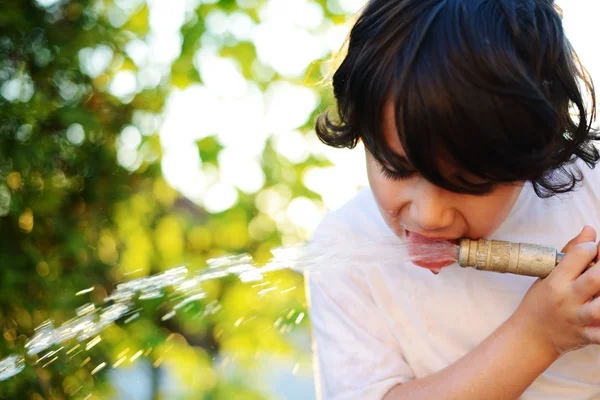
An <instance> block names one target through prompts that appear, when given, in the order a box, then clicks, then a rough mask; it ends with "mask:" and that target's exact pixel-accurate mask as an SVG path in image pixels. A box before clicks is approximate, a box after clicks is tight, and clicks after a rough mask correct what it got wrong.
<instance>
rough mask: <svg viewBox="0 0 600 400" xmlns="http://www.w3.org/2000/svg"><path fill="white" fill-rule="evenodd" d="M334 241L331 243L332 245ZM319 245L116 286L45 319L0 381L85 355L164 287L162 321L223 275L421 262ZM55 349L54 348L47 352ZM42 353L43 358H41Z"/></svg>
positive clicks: (379, 248)
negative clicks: (68, 349) (63, 317)
mask: <svg viewBox="0 0 600 400" xmlns="http://www.w3.org/2000/svg"><path fill="white" fill-rule="evenodd" d="M336 240H337V242H336V243H333V241H336ZM320 243H321V244H320V245H315V244H313V245H311V246H306V245H300V246H296V247H280V248H276V249H274V250H272V251H271V253H272V255H273V257H272V258H271V260H270V261H269V262H268V263H267V264H265V265H264V266H260V267H258V266H256V264H255V263H254V261H253V259H252V257H251V256H250V255H248V254H238V255H227V256H223V257H218V258H214V259H211V260H208V261H207V266H206V268H204V269H202V270H200V271H198V272H193V273H192V272H190V271H189V269H188V268H187V267H185V266H179V267H175V268H172V269H169V270H167V271H165V272H162V273H159V274H156V275H151V276H148V277H144V278H138V279H133V280H130V281H125V282H123V283H120V284H118V285H117V287H116V289H115V290H114V291H113V292H112V293H111V294H110V295H109V296H108V297H107V298H106V299H105V306H103V307H97V306H95V305H94V304H92V303H88V304H86V305H84V306H81V307H79V308H78V309H77V310H76V311H75V314H76V316H75V317H74V318H72V319H71V320H69V321H67V322H65V323H63V324H62V325H60V326H58V327H55V326H54V323H53V322H52V321H50V320H49V321H46V322H44V323H43V324H42V325H40V326H39V327H37V328H36V329H35V332H34V334H33V336H32V337H31V338H29V340H28V341H27V342H26V343H25V352H26V353H27V354H26V355H21V354H11V355H9V356H8V357H5V358H3V359H0V381H3V380H6V379H9V378H11V377H13V376H15V375H17V374H18V373H20V372H21V371H22V370H23V369H24V368H25V366H26V362H25V357H26V356H35V355H39V358H38V359H37V364H38V365H39V364H41V365H42V366H43V365H47V364H49V363H50V362H49V361H50V360H54V359H55V357H56V354H57V353H58V352H59V351H61V350H63V348H64V347H63V346H60V345H62V344H63V343H65V342H67V341H69V340H72V339H76V340H78V341H79V342H86V341H87V343H86V345H85V348H86V349H87V350H89V349H90V348H91V347H93V346H94V345H95V344H97V343H98V342H100V333H101V332H102V330H104V329H105V328H106V327H108V326H109V325H111V324H113V323H114V322H116V321H118V320H120V319H123V318H126V319H125V320H126V322H129V321H130V320H132V319H134V318H135V317H136V309H135V301H136V300H149V299H156V298H160V297H162V296H163V295H164V291H165V289H166V288H170V289H171V290H172V291H173V292H174V295H175V297H176V298H177V299H178V300H177V302H176V304H175V305H174V306H173V308H172V310H171V311H170V312H168V313H167V314H165V315H164V316H163V317H162V319H163V320H167V319H169V318H172V317H174V316H175V315H176V314H177V312H178V311H179V310H180V309H181V308H183V307H185V306H186V305H188V304H190V303H192V302H195V301H199V300H201V299H203V298H205V297H206V295H205V293H204V291H203V289H202V287H201V285H202V283H203V282H205V281H209V280H213V279H219V278H223V277H225V276H231V275H235V276H237V277H238V278H239V279H240V280H241V281H242V282H255V281H261V280H263V279H264V274H266V273H269V272H271V271H277V270H282V269H286V268H290V269H293V270H296V271H299V272H303V271H306V270H315V269H319V270H325V269H335V268H349V267H353V268H355V267H368V266H370V265H381V263H390V262H392V263H400V262H403V261H415V260H418V259H421V258H423V256H409V255H408V252H407V246H408V244H407V243H405V242H401V241H399V240H398V239H396V238H390V237H385V238H377V239H376V240H375V239H374V240H372V241H370V242H369V243H364V242H362V243H360V244H358V243H355V242H353V241H352V240H348V239H347V238H345V239H344V241H343V242H341V239H335V238H332V239H331V240H328V241H327V240H326V241H320ZM411 246H412V248H411V250H412V251H411V254H415V253H417V254H422V255H425V254H426V255H427V256H426V257H427V259H429V260H431V259H436V258H447V257H448V256H449V255H452V254H457V248H458V247H457V246H454V245H451V244H448V243H439V244H419V245H418V247H417V251H416V252H415V245H414V244H413V245H411ZM452 246H454V247H456V248H454V247H452ZM332 249H335V251H334V250H332ZM452 257H455V255H454V256H452ZM374 260H376V262H375V261H374ZM89 291H91V289H84V290H82V291H80V292H78V293H77V294H83V293H87V292H89ZM55 346H60V347H59V348H58V349H56V350H53V349H52V348H54V347H55ZM46 351H47V352H46ZM43 352H46V353H45V354H43V355H42V354H41V353H43Z"/></svg>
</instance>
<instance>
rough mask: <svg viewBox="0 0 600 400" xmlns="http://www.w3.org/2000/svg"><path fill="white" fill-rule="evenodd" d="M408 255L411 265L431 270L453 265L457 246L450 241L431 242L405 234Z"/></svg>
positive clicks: (424, 238)
mask: <svg viewBox="0 0 600 400" xmlns="http://www.w3.org/2000/svg"><path fill="white" fill-rule="evenodd" d="M406 239H407V242H408V255H409V256H410V258H411V261H412V262H413V264H416V265H418V266H420V267H424V268H427V269H431V270H439V269H440V268H442V267H446V266H448V265H451V264H454V263H455V262H456V260H457V258H458V245H456V244H455V243H454V241H450V240H432V239H428V238H426V237H424V236H421V235H419V234H416V233H412V232H408V231H407V232H406Z"/></svg>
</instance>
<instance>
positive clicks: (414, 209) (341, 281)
mask: <svg viewBox="0 0 600 400" xmlns="http://www.w3.org/2000/svg"><path fill="white" fill-rule="evenodd" d="M578 81H579V82H583V83H584V85H582V86H581V89H585V90H586V91H587V92H588V93H587V94H589V95H590V96H591V98H592V99H593V98H594V93H593V88H592V85H591V81H590V80H589V78H588V77H587V75H586V73H585V70H584V69H583V67H581V66H580V65H579V63H578V61H577V58H576V56H575V55H574V53H573V51H572V49H571V47H570V45H569V43H568V41H567V39H566V38H565V36H564V32H563V29H562V25H561V19H560V15H559V13H558V10H557V8H556V7H555V6H554V5H553V4H552V1H550V0H371V1H369V3H368V4H367V5H366V7H365V8H364V9H363V11H362V13H361V15H360V17H359V18H358V19H357V22H356V24H355V25H354V27H353V29H352V31H351V33H350V37H349V43H348V50H347V54H346V56H345V59H344V60H343V62H342V63H341V65H340V66H339V68H338V69H337V71H336V72H335V75H334V76H333V89H334V94H335V97H336V100H337V118H330V117H329V115H328V114H323V115H321V116H319V118H318V119H317V124H316V126H317V134H318V135H319V137H320V138H321V140H322V141H323V142H325V143H326V144H329V145H332V146H336V147H353V146H355V145H356V144H357V143H358V142H359V141H362V142H363V143H364V146H365V150H366V160H367V171H368V176H369V184H370V189H368V190H363V191H362V192H360V193H359V194H358V195H357V196H356V197H355V198H354V199H353V200H351V201H350V202H349V203H348V204H346V205H345V206H343V207H342V208H341V209H339V210H337V211H335V212H332V213H330V214H329V215H328V216H327V217H326V218H325V219H324V221H323V222H322V223H321V224H320V226H319V228H318V229H317V232H316V234H315V236H314V238H313V246H314V247H315V248H316V247H318V246H321V248H323V247H326V246H328V245H329V243H331V246H333V247H334V248H331V249H329V250H331V251H333V252H334V253H335V251H336V248H335V246H336V245H335V244H334V243H336V241H330V240H329V239H331V238H337V239H340V238H341V239H342V241H343V240H347V243H346V244H349V246H345V248H351V247H352V244H353V243H356V244H360V243H361V242H368V241H370V240H372V239H373V238H380V237H387V238H390V237H393V238H396V239H397V240H398V243H399V244H400V243H403V242H408V246H409V252H410V246H411V245H412V244H413V243H430V242H436V241H451V242H452V241H455V240H456V239H458V238H460V237H470V238H473V239H477V238H481V237H490V238H494V239H500V240H510V241H515V242H529V243H539V244H546V245H552V246H555V247H557V248H561V247H562V246H565V243H567V242H568V244H567V245H566V246H565V247H564V248H563V250H564V251H566V252H567V256H566V257H565V259H564V260H563V261H562V262H561V263H560V264H559V265H558V266H557V267H556V269H555V270H554V271H553V272H552V273H551V274H550V275H549V276H548V277H547V278H545V279H543V280H539V279H535V278H531V277H525V276H518V275H509V274H498V273H493V272H485V271H477V270H474V269H470V268H461V267H459V266H458V265H457V264H452V265H450V266H446V267H444V266H445V265H447V264H450V263H452V260H439V259H433V258H432V259H431V260H427V259H425V260H422V261H419V262H417V264H418V265H415V264H412V263H410V262H405V261H401V260H398V261H397V262H390V260H389V257H388V258H386V257H384V255H383V254H382V257H380V258H378V257H372V258H369V259H368V260H364V259H363V260H360V259H359V258H360V257H358V256H357V264H362V263H364V264H365V265H364V267H365V268H352V267H348V268H343V269H333V270H331V271H327V270H326V268H324V270H323V271H316V270H315V271H313V272H311V273H310V274H309V275H308V276H307V288H308V294H309V301H310V305H311V319H312V324H313V329H314V339H315V347H316V361H317V362H316V365H315V368H316V375H317V387H318V388H319V392H320V396H321V397H322V398H324V399H360V400H368V399H377V400H379V399H385V400H393V399H461V400H464V399H502V400H505V399H516V398H522V399H591V398H600V346H597V344H600V298H598V299H597V298H596V295H597V294H600V265H598V264H595V265H594V266H593V267H591V268H590V269H588V270H585V268H586V267H587V266H588V264H589V263H590V262H592V261H593V260H595V259H596V257H597V254H598V248H597V246H596V245H595V243H594V242H595V241H596V232H595V229H594V228H593V226H596V227H600V207H599V202H598V200H599V199H600V176H599V174H598V171H597V170H593V167H594V166H595V164H596V163H597V162H598V160H599V158H600V157H599V154H598V151H597V150H596V148H595V147H594V145H593V144H592V142H591V123H592V120H593V117H594V113H595V104H594V103H593V102H592V104H591V107H590V109H589V110H586V106H585V102H584V94H582V92H581V89H580V86H578ZM573 113H575V116H573V115H571V114H573ZM588 116H589V119H588ZM575 189H577V190H575ZM589 225H591V226H589ZM582 227H583V230H582ZM580 231H581V232H580ZM578 233H579V234H578ZM570 239H571V240H570ZM339 242H340V241H339V240H338V241H337V243H339ZM317 245H318V246H317ZM338 250H339V251H344V250H341V248H340V249H338ZM346 258H347V257H346ZM323 267H327V266H323ZM441 267H444V268H443V269H442V271H441V273H440V274H439V275H434V274H431V273H430V271H428V269H430V270H432V271H436V270H438V269H439V268H441ZM584 271H585V272H584Z"/></svg>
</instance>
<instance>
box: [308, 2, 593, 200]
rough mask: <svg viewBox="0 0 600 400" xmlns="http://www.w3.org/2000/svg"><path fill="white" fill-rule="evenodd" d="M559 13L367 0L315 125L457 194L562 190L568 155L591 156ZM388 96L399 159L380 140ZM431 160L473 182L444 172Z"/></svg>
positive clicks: (550, 8) (574, 177)
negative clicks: (527, 185)
mask: <svg viewBox="0 0 600 400" xmlns="http://www.w3.org/2000/svg"><path fill="white" fill-rule="evenodd" d="M561 19H562V18H561V11H560V9H559V8H558V7H557V6H556V5H554V4H553V2H552V1H551V0H371V1H369V2H368V3H367V5H366V6H365V8H364V9H363V10H362V12H361V13H360V14H359V15H358V18H357V20H356V23H355V24H354V26H353V28H352V30H351V32H350V35H349V38H348V41H347V43H346V45H347V50H346V53H345V54H344V58H343V61H342V62H341V64H340V65H339V67H338V68H337V70H336V71H335V73H334V74H333V81H332V84H333V93H334V96H335V99H336V107H335V108H334V109H332V110H327V111H325V112H323V113H322V114H320V115H319V116H318V117H317V119H316V132H317V134H318V136H319V138H320V139H321V140H322V141H323V142H324V143H326V144H328V145H330V146H334V147H349V148H352V147H354V146H356V145H357V143H358V142H359V141H362V142H363V143H364V145H365V148H366V149H367V151H368V152H369V153H371V154H372V155H373V156H374V157H375V159H376V160H377V161H378V162H379V163H380V164H382V165H386V166H391V168H392V169H394V170H399V171H401V170H403V169H406V168H407V166H406V165H407V162H408V163H410V168H411V169H413V170H415V171H417V172H418V173H419V174H420V175H421V176H423V177H424V178H425V179H427V180H428V181H430V182H432V183H433V184H435V185H438V186H440V187H442V188H444V189H446V190H449V191H452V192H456V193H469V194H484V193H487V192H489V191H491V190H492V188H493V186H494V185H495V184H498V183H512V182H519V181H531V182H532V184H533V186H534V188H535V192H536V194H537V195H538V196H540V197H550V196H553V195H555V194H559V193H565V192H569V191H571V190H573V189H574V188H575V187H576V185H577V184H578V183H579V182H580V181H581V180H582V174H581V172H580V170H578V169H577V168H574V166H572V165H571V164H573V162H574V161H575V160H576V159H577V158H580V159H582V160H583V161H584V162H585V163H587V164H588V165H589V166H590V167H591V168H593V167H594V166H595V164H596V163H597V162H598V160H599V159H600V155H599V154H598V150H597V149H596V146H595V145H594V143H593V140H594V139H595V134H596V133H597V132H596V131H595V130H594V129H593V128H592V122H593V121H594V119H595V112H596V105H595V97H594V88H593V84H592V81H591V78H590V77H589V75H588V73H587V72H586V70H585V68H584V67H583V66H582V65H581V63H580V62H579V59H578V58H577V55H576V54H575V52H574V50H573V48H572V46H571V44H570V43H569V41H568V40H567V38H566V37H565V33H564V30H563V27H562V20H561ZM584 96H587V98H586V97H584ZM388 102H394V103H393V106H394V110H395V118H396V126H397V129H398V132H397V133H398V137H399V139H400V142H401V144H402V146H403V149H404V151H405V153H406V158H403V157H400V156H399V155H398V154H396V153H394V152H393V151H391V150H390V149H389V146H388V145H387V144H386V142H385V140H384V137H383V132H382V112H383V109H384V107H385V105H386V104H389V103H388ZM334 114H337V115H334ZM441 160H450V161H451V163H452V164H453V165H454V166H456V167H457V168H458V169H460V170H461V171H464V172H466V173H468V174H465V175H469V176H475V177H477V179H476V180H474V181H470V180H468V179H464V178H459V179H456V177H449V176H447V175H448V174H444V163H442V162H441Z"/></svg>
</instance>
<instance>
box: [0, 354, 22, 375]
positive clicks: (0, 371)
mask: <svg viewBox="0 0 600 400" xmlns="http://www.w3.org/2000/svg"><path fill="white" fill-rule="evenodd" d="M23 368H25V360H24V359H23V357H21V356H18V355H16V354H13V355H11V356H8V357H6V358H4V359H2V360H0V381H4V380H6V379H8V378H11V377H13V376H15V375H17V374H18V373H19V372H21V371H23Z"/></svg>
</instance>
